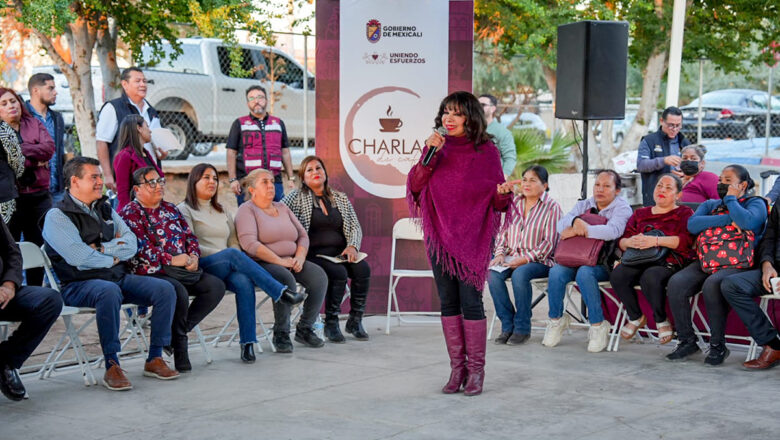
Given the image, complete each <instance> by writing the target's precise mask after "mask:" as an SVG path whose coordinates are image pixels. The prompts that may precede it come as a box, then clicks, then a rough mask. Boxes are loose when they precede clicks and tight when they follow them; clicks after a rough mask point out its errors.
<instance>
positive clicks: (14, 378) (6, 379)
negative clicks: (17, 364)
mask: <svg viewBox="0 0 780 440" xmlns="http://www.w3.org/2000/svg"><path fill="white" fill-rule="evenodd" d="M0 391H2V392H3V395H5V397H7V398H9V399H11V400H16V401H19V400H22V399H24V395H25V394H27V391H26V390H25V389H24V384H23V383H22V379H21V378H20V377H19V373H18V372H17V371H16V369H15V368H12V367H10V366H8V365H5V364H3V366H2V367H0Z"/></svg>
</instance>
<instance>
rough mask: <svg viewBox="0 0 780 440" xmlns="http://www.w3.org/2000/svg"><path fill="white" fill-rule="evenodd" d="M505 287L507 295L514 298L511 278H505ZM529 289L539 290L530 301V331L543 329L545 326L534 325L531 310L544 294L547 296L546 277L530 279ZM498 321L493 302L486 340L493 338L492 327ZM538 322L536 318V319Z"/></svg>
mask: <svg viewBox="0 0 780 440" xmlns="http://www.w3.org/2000/svg"><path fill="white" fill-rule="evenodd" d="M506 287H507V289H508V290H509V297H510V298H514V294H513V292H514V291H513V289H512V278H507V279H506ZM486 289H490V287H486ZM531 289H532V290H536V291H539V292H540V293H539V295H537V296H536V298H534V300H533V301H532V302H531V324H532V325H531V331H534V330H541V331H544V330H545V329H546V328H547V327H546V326H544V327H539V326H534V325H533V323H534V319H533V310H534V307H536V306H537V304H539V303H540V302H541V301H542V300H543V299H544V298H545V297H546V296H547V278H534V279H532V280H531ZM491 298H492V296H491ZM497 321H498V313H496V306H495V303H494V304H493V317H492V318H491V319H490V327H489V328H488V335H487V338H488V340H490V339H492V338H493V328H494V327H495V325H496V322H497ZM537 322H538V320H537Z"/></svg>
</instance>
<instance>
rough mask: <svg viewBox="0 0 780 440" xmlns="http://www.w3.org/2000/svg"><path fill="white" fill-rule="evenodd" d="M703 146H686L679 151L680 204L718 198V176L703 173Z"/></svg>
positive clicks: (704, 152) (706, 172)
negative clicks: (681, 186)
mask: <svg viewBox="0 0 780 440" xmlns="http://www.w3.org/2000/svg"><path fill="white" fill-rule="evenodd" d="M706 153H707V148H706V147H705V146H704V145H688V146H687V147H685V148H683V149H682V151H680V155H681V156H682V162H681V163H680V170H681V171H682V172H683V174H684V175H685V176H684V177H683V178H682V182H683V191H682V197H681V198H680V201H681V202H685V203H702V202H706V201H707V200H710V199H717V198H719V197H718V175H717V174H715V173H711V172H709V171H704V155H705V154H706Z"/></svg>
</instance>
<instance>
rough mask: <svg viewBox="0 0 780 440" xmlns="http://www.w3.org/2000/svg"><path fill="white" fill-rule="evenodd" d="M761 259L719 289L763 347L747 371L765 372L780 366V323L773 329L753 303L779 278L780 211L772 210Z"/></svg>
mask: <svg viewBox="0 0 780 440" xmlns="http://www.w3.org/2000/svg"><path fill="white" fill-rule="evenodd" d="M758 255H759V256H758V257H757V258H756V260H757V261H758V262H759V264H760V266H759V267H758V268H756V269H753V270H748V271H746V272H742V273H739V274H737V275H734V276H730V277H728V278H726V279H724V280H723V282H722V283H721V285H720V290H721V291H722V292H723V296H724V297H725V298H726V301H728V303H729V305H730V306H731V307H733V308H734V311H735V312H737V315H739V319H741V320H742V322H743V323H744V324H745V326H746V327H747V329H748V331H749V332H750V336H751V337H752V338H753V340H755V341H756V344H758V345H760V346H762V347H763V350H762V351H761V356H759V357H758V358H757V359H753V360H751V361H748V362H745V363H744V364H742V366H743V367H744V368H745V369H747V370H752V371H755V370H766V369H769V368H772V367H774V366H775V365H777V364H780V337H778V333H777V328H776V326H777V325H780V322H778V321H777V319H775V325H772V321H770V320H769V318H767V315H766V314H764V312H763V311H762V310H761V307H759V305H758V303H757V302H756V301H755V300H754V298H755V297H757V296H761V295H768V294H770V293H772V292H773V289H772V282H771V280H772V279H773V278H777V270H778V268H780V209H777V208H775V209H772V213H771V214H770V215H769V221H768V222H767V225H766V233H765V234H764V240H763V241H762V242H761V247H760V249H759V252H758Z"/></svg>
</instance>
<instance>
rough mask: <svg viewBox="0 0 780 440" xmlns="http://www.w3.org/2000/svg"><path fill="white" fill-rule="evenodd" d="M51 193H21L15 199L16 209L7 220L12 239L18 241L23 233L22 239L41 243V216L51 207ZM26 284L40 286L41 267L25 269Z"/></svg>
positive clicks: (41, 280)
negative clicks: (8, 220) (9, 219)
mask: <svg viewBox="0 0 780 440" xmlns="http://www.w3.org/2000/svg"><path fill="white" fill-rule="evenodd" d="M51 203H52V202H51V194H50V193H49V192H48V191H45V192H41V193H36V194H21V195H19V198H17V199H16V211H15V212H14V215H13V216H12V217H11V221H10V222H8V229H9V230H10V231H11V235H13V237H14V240H16V241H19V240H21V239H22V234H24V241H29V242H31V243H35V244H36V245H37V246H41V245H42V244H43V236H42V235H41V231H42V227H43V217H44V216H45V215H46V212H47V211H48V210H49V209H51ZM26 272H27V274H26V277H27V285H28V286H40V285H41V284H43V269H40V268H37V269H27V271H26Z"/></svg>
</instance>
